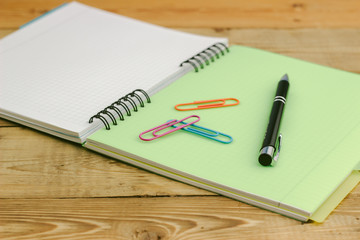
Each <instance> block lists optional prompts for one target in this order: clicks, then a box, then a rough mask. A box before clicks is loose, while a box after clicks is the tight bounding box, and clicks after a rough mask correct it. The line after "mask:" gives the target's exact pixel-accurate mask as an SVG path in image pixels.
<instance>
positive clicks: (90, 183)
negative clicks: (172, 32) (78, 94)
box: [0, 0, 360, 240]
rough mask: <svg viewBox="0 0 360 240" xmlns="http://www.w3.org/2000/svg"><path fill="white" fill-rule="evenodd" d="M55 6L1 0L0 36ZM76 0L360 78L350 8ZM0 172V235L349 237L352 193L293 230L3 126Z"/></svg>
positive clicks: (353, 5) (359, 35) (310, 3)
mask: <svg viewBox="0 0 360 240" xmlns="http://www.w3.org/2000/svg"><path fill="white" fill-rule="evenodd" d="M64 2H65V1H63V0H51V1H45V0H16V1H15V0H1V1H0V38H2V37H4V36H6V35H8V34H10V33H11V32H13V31H15V30H16V29H17V28H18V27H19V26H20V25H22V24H24V23H26V22H28V21H29V20H31V19H33V18H35V17H37V16H39V15H41V14H43V13H45V12H47V11H49V10H51V9H53V8H54V7H57V6H58V5H60V4H62V3H64ZM81 2H83V3H86V4H89V5H92V6H94V7H98V8H101V9H105V10H108V11H112V12H114V13H120V14H122V15H126V16H130V17H134V18H137V19H140V20H144V21H147V22H151V23H155V24H159V25H163V26H168V27H172V28H174V29H177V30H181V31H185V32H190V33H197V34H203V35H210V36H221V37H228V38H229V40H230V43H231V44H240V45H245V46H251V47H256V48H260V49H264V50H269V51H272V52H275V53H280V54H284V55H287V56H291V57H296V58H300V59H303V60H307V61H311V62H315V63H318V64H322V65H326V66H330V67H334V68H339V69H343V70H347V71H351V72H356V73H360V65H359V62H360V45H359V43H360V18H359V16H360V1H358V0H347V1H336V0H317V1H314V0H299V1H297V0H293V1H292V0H273V1H267V0H257V1H231V0H222V1H219V0H216V1H215V0H207V1H204V0H203V1H200V0H199V1H193V0H192V1H189V0H183V1H169V0H167V1H165V0H158V1H146V0H133V1H116V0H82V1H81ZM0 90H1V86H0ZM0 172H1V174H0V239H9V240H10V239H192V240H193V239H195V240H196V239H256V240H259V239H267V240H268V239H280V240H281V239H294V240H297V239H301V240H302V239H360V227H359V226H360V205H359V202H360V186H357V187H356V188H355V189H354V190H353V191H352V192H351V193H350V194H349V195H348V196H347V198H346V199H345V200H344V201H343V202H342V203H341V204H340V205H339V206H338V207H337V208H336V209H335V211H334V212H333V213H332V214H331V215H330V216H329V218H328V219H327V220H326V221H325V222H324V223H323V224H317V223H306V224H303V223H300V222H298V221H295V220H292V219H289V218H287V217H283V216H281V215H278V214H275V213H272V212H269V211H265V210H262V209H259V208H256V207H252V206H250V205H247V204H244V203H241V202H238V201H235V200H231V199H228V198H225V197H222V196H218V195H216V194H214V193H211V192H208V191H204V190H201V189H198V188H195V187H192V186H189V185H186V184H183V183H180V182H176V181H173V180H169V179H167V178H164V177H162V176H158V175H155V174H152V173H149V172H147V171H144V170H141V169H138V168H135V167H133V166H130V165H127V164H124V163H121V162H119V161H115V160H113V159H110V158H108V157H104V156H101V155H99V154H96V153H94V152H91V151H89V150H86V149H84V148H82V147H81V146H80V145H77V144H74V143H70V142H67V141H64V140H61V139H59V138H56V137H53V136H50V135H47V134H44V133H41V132H38V131H35V130H32V129H29V128H26V127H22V126H20V125H18V124H16V123H12V122H9V121H6V120H3V119H0Z"/></svg>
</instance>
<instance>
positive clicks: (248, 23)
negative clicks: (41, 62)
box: [0, 0, 360, 29]
mask: <svg viewBox="0 0 360 240" xmlns="http://www.w3.org/2000/svg"><path fill="white" fill-rule="evenodd" d="M64 2H65V1H63V0H51V1H43V0H31V1H29V0H18V1H13V0H2V1H0V28H16V27H19V26H20V25H22V24H24V23H26V22H28V21H30V20H32V19H34V18H35V17H38V16H39V15H41V14H43V13H46V12H47V11H49V10H51V9H53V8H55V7H57V6H59V5H61V4H62V3H64ZM81 2H83V3H85V4H88V5H91V6H94V7H98V8H101V9H104V10H107V11H111V12H114V13H119V14H122V15H124V16H129V17H132V18H136V19H139V20H143V21H146V22H151V23H155V24H159V25H162V26H167V27H228V28H276V29H278V28H358V27H359V26H360V20H359V12H360V1H358V0H347V1H337V0H317V1H313V0H299V1H286V0H275V1H267V0H257V1H231V0H222V1H218V0H207V1H193V0H182V1H178V2H174V1H171V0H158V1H147V0H133V1H117V0H108V1H103V0H82V1H81Z"/></svg>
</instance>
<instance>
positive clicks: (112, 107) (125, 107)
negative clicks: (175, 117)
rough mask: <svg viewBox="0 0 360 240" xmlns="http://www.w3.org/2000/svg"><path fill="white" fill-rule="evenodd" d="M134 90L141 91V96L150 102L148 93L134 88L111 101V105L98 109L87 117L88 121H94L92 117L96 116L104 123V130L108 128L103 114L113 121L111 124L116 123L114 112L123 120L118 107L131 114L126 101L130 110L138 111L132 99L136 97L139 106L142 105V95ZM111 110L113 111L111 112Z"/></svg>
mask: <svg viewBox="0 0 360 240" xmlns="http://www.w3.org/2000/svg"><path fill="white" fill-rule="evenodd" d="M136 92H141V93H142V95H143V97H145V98H146V101H147V103H151V100H150V97H149V95H148V94H147V93H146V92H145V91H144V90H142V89H136V90H134V91H133V92H131V93H129V94H126V95H125V96H123V97H121V98H119V99H118V100H117V101H115V102H113V103H112V104H111V105H109V106H107V107H106V108H104V109H103V110H101V111H99V112H98V113H97V114H95V115H94V116H92V117H91V118H90V119H89V123H92V122H93V121H94V118H98V119H100V120H101V122H102V123H103V124H104V126H105V128H106V130H110V124H109V122H108V120H107V119H106V117H105V116H108V117H109V118H110V120H111V122H112V123H113V125H117V121H116V117H115V116H114V112H115V113H116V114H117V115H118V116H119V119H120V120H121V121H124V119H125V118H124V114H123V113H122V112H121V110H120V109H119V107H121V108H122V109H123V110H125V112H126V115H127V116H131V110H130V108H129V106H128V105H127V104H126V103H129V104H130V105H131V107H132V110H133V111H134V112H137V111H138V107H137V104H136V102H135V101H134V99H137V101H138V102H139V104H140V107H144V106H145V103H144V100H143V97H142V96H141V95H139V94H138V93H136ZM110 110H112V111H113V112H111V111H110Z"/></svg>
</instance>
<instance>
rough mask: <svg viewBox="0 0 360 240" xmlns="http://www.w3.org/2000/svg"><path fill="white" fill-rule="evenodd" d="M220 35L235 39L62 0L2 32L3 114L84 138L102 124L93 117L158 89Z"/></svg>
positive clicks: (0, 110) (0, 101) (0, 100)
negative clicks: (133, 94)
mask: <svg viewBox="0 0 360 240" xmlns="http://www.w3.org/2000/svg"><path fill="white" fill-rule="evenodd" d="M218 42H221V43H223V44H227V39H225V38H214V37H204V36H198V35H193V34H188V33H183V32H179V31H174V30H171V29H166V28H163V27H159V26H155V25H151V24H148V23H144V22H140V21H137V20H134V19H130V18H127V17H123V16H120V15H117V14H113V13H110V12H106V11H103V10H99V9H96V8H93V7H90V6H86V5H84V4H81V3H77V2H72V3H69V4H65V5H62V6H60V7H58V8H57V9H56V10H54V11H51V12H50V13H48V14H46V15H44V16H42V17H41V18H39V19H37V20H36V21H32V22H30V23H29V24H26V25H25V26H24V27H23V28H21V29H20V30H18V31H16V32H14V33H13V34H10V35H9V36H6V37H4V38H3V39H1V40H0V85H1V90H0V91H1V92H0V116H1V117H3V118H6V119H9V120H12V121H15V122H18V123H21V124H24V125H27V126H30V127H32V128H36V129H38V130H41V131H45V132H47V133H50V134H53V135H56V136H59V137H61V138H64V139H68V140H71V141H74V142H78V143H83V142H84V141H85V139H86V137H87V136H88V135H89V134H91V133H92V132H94V131H96V130H97V129H99V128H101V127H102V123H101V121H93V124H89V119H90V118H91V117H92V116H93V115H95V114H96V113H97V112H98V111H99V109H101V108H103V107H105V106H108V105H110V104H111V103H112V102H114V101H116V100H117V99H119V98H120V97H122V96H125V95H127V94H128V93H129V92H131V91H133V90H135V89H138V88H142V89H144V90H145V91H146V92H147V93H148V94H149V95H152V94H154V93H156V92H157V91H158V90H159V89H161V88H163V87H165V86H166V85H167V84H169V83H171V82H172V81H174V80H176V79H177V78H178V77H179V76H181V75H183V74H185V73H187V72H188V71H190V70H191V66H188V65H185V66H183V67H180V64H181V63H182V62H183V61H185V60H186V59H188V58H190V57H192V56H194V55H196V54H197V53H199V52H201V51H203V50H204V49H206V48H208V47H211V46H212V45H214V44H216V43H218ZM216 49H217V48H215V50H216ZM215 50H214V51H215Z"/></svg>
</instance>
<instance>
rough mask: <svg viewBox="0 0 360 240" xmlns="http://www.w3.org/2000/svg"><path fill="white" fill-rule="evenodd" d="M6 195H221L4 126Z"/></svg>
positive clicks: (1, 158) (0, 140)
mask: <svg viewBox="0 0 360 240" xmlns="http://www.w3.org/2000/svg"><path fill="white" fill-rule="evenodd" d="M0 152H1V155H0V164H1V167H0V169H1V175H0V196H1V198H73V197H114V196H122V197H124V196H127V197H129V196H176V195H183V196H185V195H215V194H213V193H210V192H207V191H204V190H200V189H198V188H195V187H192V186H189V185H186V184H183V183H180V182H176V181H173V180H169V179H167V178H164V177H161V176H158V175H155V174H152V173H149V172H146V171H143V170H140V169H138V168H135V167H132V166H130V165H127V164H124V163H121V162H118V161H115V160H113V159H109V158H107V157H103V156H101V155H99V154H96V153H94V152H92V151H90V150H87V149H85V148H83V147H81V145H80V144H76V143H71V142H68V141H65V140H62V139H59V138H56V137H53V136H50V135H47V134H45V133H41V132H38V131H34V130H32V129H29V128H26V127H11V128H6V127H3V128H0Z"/></svg>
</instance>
